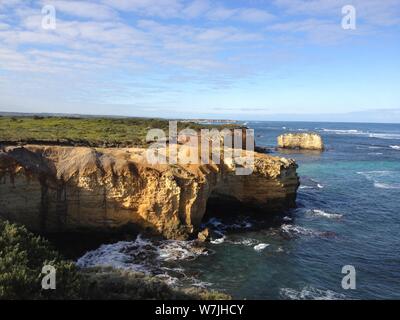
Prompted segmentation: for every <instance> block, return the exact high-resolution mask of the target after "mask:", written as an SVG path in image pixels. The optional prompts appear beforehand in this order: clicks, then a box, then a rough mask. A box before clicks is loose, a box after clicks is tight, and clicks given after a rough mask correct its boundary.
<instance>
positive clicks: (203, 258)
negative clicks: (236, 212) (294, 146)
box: [81, 122, 400, 299]
mask: <svg viewBox="0 0 400 320" xmlns="http://www.w3.org/2000/svg"><path fill="white" fill-rule="evenodd" d="M247 125H248V126H249V127H251V128H254V129H255V134H256V141H257V144H258V145H263V146H274V145H275V141H276V137H277V136H278V135H279V134H281V133H283V132H289V131H293V132H302V131H306V130H312V131H317V132H319V133H320V134H321V135H322V136H323V139H324V141H325V144H326V146H327V151H326V152H324V153H298V152H297V153H296V152H295V153H290V154H284V155H283V156H286V157H291V158H294V159H296V160H297V162H298V164H299V169H298V173H299V175H300V177H301V187H300V189H299V193H298V199H297V205H298V207H297V208H296V209H293V210H290V211H288V212H282V213H281V214H278V215H276V216H274V217H273V218H271V219H267V218H266V219H264V218H262V217H261V218H254V217H253V213H252V212H243V213H242V215H241V216H240V217H238V218H237V219H234V220H232V219H229V218H218V219H212V220H211V221H209V222H208V225H209V226H211V227H212V228H213V229H214V230H215V231H217V232H220V234H221V235H222V234H223V235H224V237H223V238H222V239H220V240H217V241H216V242H214V243H211V244H208V245H207V251H206V252H203V253H201V254H191V253H190V252H191V250H190V248H188V244H182V243H180V242H165V243H162V244H161V247H163V246H164V249H162V251H161V253H160V252H158V254H159V257H160V258H159V259H158V260H157V262H156V264H159V265H158V268H157V270H152V271H153V273H154V272H155V273H156V274H159V275H160V276H163V275H165V274H168V275H169V276H170V280H171V282H172V283H175V284H177V285H179V283H180V282H182V281H188V282H190V281H192V284H195V285H199V286H204V287H208V288H213V289H218V290H223V291H225V292H227V293H229V294H231V295H232V296H233V297H234V298H246V299H363V298H368V299H383V298H388V299H395V298H397V299H399V298H400V204H399V199H400V150H399V149H400V125H389V124H387V125H384V124H350V123H346V124H344V123H301V122H287V123H286V122H282V123H280V122H249V123H248V124H247ZM274 154H275V155H281V154H279V153H278V152H275V153H274ZM225 214H226V213H225ZM153 244H154V243H153ZM121 245H122V247H124V246H129V245H132V244H131V243H119V246H120V247H118V248H115V247H113V246H112V245H111V247H107V248H103V251H104V252H106V253H108V254H109V255H110V256H112V257H113V259H114V260H113V263H114V262H115V261H116V260H117V261H118V259H119V258H121V261H124V263H125V265H123V266H122V267H128V268H129V263H130V262H129V261H128V262H126V261H127V257H126V256H124V257H119V256H116V255H115V253H116V252H121V250H122V249H121ZM137 245H138V243H136V247H137ZM154 246H155V247H156V246H158V248H159V246H160V244H157V245H156V244H154ZM256 249H258V250H256ZM124 250H125V249H124ZM154 250H156V249H154ZM157 250H158V249H157ZM185 250H187V251H185ZM122 251H123V250H122ZM125 251H126V250H125ZM104 252H103V253H101V254H100V253H99V252H97V253H96V252H94V253H92V256H93V255H96V254H97V255H98V256H104V255H105V253H104ZM177 252H179V254H177ZM179 255H180V256H179ZM178 256H179V257H178ZM83 260H84V262H86V264H90V263H88V261H89V260H90V259H86V260H85V259H83ZM128 260H129V259H128ZM101 261H103V262H104V260H101V259H100V262H101ZM92 262H93V261H92ZM100 262H99V263H100ZM131 263H133V262H131ZM151 263H152V266H154V261H153V262H151ZM81 264H82V261H81ZM84 264H85V263H83V265H84ZM111 264H112V263H111ZM345 265H353V266H354V267H355V270H356V289H355V290H344V289H343V288H342V286H341V281H342V277H343V276H344V274H342V273H341V271H342V267H343V266H345ZM119 266H121V265H119ZM176 279H178V280H176Z"/></svg>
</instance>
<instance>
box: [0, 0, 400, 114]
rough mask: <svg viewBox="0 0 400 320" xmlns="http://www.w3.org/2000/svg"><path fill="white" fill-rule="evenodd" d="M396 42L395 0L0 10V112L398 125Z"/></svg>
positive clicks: (187, 0)
mask: <svg viewBox="0 0 400 320" xmlns="http://www.w3.org/2000/svg"><path fill="white" fill-rule="evenodd" d="M47 4H50V5H53V6H54V8H55V9H56V14H57V16H56V22H57V25H56V29H55V30H45V29H43V28H42V24H41V22H42V19H43V15H42V13H41V10H42V7H43V6H44V5H47ZM349 4H350V5H353V6H354V8H355V9H356V19H357V20H356V29H355V30H345V29H343V28H342V25H341V20H342V17H343V15H342V12H341V9H342V7H343V6H344V5H349ZM399 40H400V1H399V0H386V1H382V0H358V1H350V0H344V1H342V0H271V1H264V0H248V1H241V0H230V1H218V0H217V1H207V0H98V1H40V0H37V1H29V0H28V1H27V0H0V110H1V111H18V112H56V113H81V114H104V115H106V114H112V115H128V116H150V117H194V118H197V117H211V118H235V119H249V120H252V119H262V120H268V119H273V120H285V119H291V120H296V119H299V120H307V119H310V120H325V121H326V120H331V119H337V120H346V121H357V120H362V121H373V120H376V121H383V122H400V103H399V101H400V59H399V57H400V41H399Z"/></svg>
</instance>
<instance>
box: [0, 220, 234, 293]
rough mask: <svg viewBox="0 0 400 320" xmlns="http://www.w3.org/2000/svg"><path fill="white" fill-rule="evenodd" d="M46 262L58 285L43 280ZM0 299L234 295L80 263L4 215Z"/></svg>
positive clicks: (0, 227)
mask: <svg viewBox="0 0 400 320" xmlns="http://www.w3.org/2000/svg"><path fill="white" fill-rule="evenodd" d="M44 265H52V266H53V267H55V268H56V290H43V289H42V286H41V282H42V278H43V276H44V274H41V271H42V268H43V266H44ZM0 299H8V300H10V299H12V300H15V299H17V300H21V299H31V300H32V299H35V300H36V299H85V300H90V299H100V300H106V299H107V300H136V299H138V300H144V299H155V300H164V299H179V300H188V299H201V300H221V299H230V297H229V296H228V295H225V294H223V293H219V292H215V291H208V290H203V289H197V288H188V289H178V288H174V287H171V286H169V285H167V284H166V283H165V282H163V281H161V280H160V279H157V278H155V277H150V276H146V275H144V274H142V273H136V272H130V271H124V270H117V269H113V268H90V269H78V268H77V267H76V266H75V264H74V263H73V262H72V261H67V260H64V259H63V258H62V257H61V256H60V254H59V253H58V252H57V251H55V250H54V249H53V248H52V246H51V245H50V243H49V242H48V241H47V240H44V239H43V238H41V237H38V236H35V235H33V234H32V233H30V232H29V231H27V230H26V228H25V227H22V226H18V225H16V224H12V223H9V222H7V221H2V220H0Z"/></svg>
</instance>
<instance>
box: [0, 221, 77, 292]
mask: <svg viewBox="0 0 400 320" xmlns="http://www.w3.org/2000/svg"><path fill="white" fill-rule="evenodd" d="M44 265H52V266H53V267H55V268H56V270H57V273H56V282H57V290H43V289H42V286H41V282H42V277H43V276H44V274H41V272H42V268H43V266H44ZM79 285H80V283H79V276H78V274H77V269H76V267H75V265H74V264H73V263H72V262H68V261H64V260H63V259H62V258H61V256H60V255H59V254H58V253H57V252H56V251H55V250H53V249H52V248H51V246H50V244H49V243H48V242H47V241H46V240H44V239H42V238H41V237H37V236H35V235H33V234H32V233H30V232H28V231H27V230H26V228H25V227H22V226H17V225H15V224H11V223H9V222H7V221H1V220H0V299H73V298H76V297H77V295H78V293H79V290H80V289H79Z"/></svg>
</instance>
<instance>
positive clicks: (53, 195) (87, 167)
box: [0, 145, 299, 238]
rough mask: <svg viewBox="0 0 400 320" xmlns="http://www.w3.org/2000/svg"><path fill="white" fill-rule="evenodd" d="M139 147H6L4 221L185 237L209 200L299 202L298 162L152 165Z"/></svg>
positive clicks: (275, 206)
mask: <svg viewBox="0 0 400 320" xmlns="http://www.w3.org/2000/svg"><path fill="white" fill-rule="evenodd" d="M144 153H145V150H144V149H139V148H125V149H123V148H121V149H112V148H109V149H104V148H103V149H102V148H86V147H61V146H36V145H28V146H25V147H5V148H4V149H3V151H0V217H3V218H6V219H9V220H11V221H15V222H19V223H22V224H24V225H26V226H28V227H29V228H30V229H31V230H36V231H42V232H60V231H84V230H97V231H98V230H109V229H115V228H118V227H122V226H125V225H128V224H134V225H137V226H139V227H140V228H141V229H143V230H148V231H152V232H155V233H158V234H162V235H164V236H166V237H167V238H185V237H187V236H188V235H190V234H191V233H193V232H194V231H196V230H197V227H198V226H199V224H200V223H201V220H202V218H203V215H204V213H205V211H206V205H207V200H208V199H209V197H210V196H213V197H225V198H228V199H233V200H235V201H239V202H241V203H243V204H246V205H247V204H249V205H251V206H252V207H256V208H259V209H262V210H265V212H270V211H273V210H279V209H283V208H287V207H291V206H293V205H294V204H295V198H296V191H297V188H298V184H299V182H298V177H297V174H296V164H295V163H294V162H293V161H292V160H287V159H285V158H277V157H272V156H269V155H265V154H258V153H255V154H254V156H255V158H254V172H253V173H252V174H251V175H247V176H238V175H235V172H234V170H233V168H232V166H231V165H230V164H229V163H227V161H223V162H222V163H221V164H203V165H194V164H188V165H151V164H149V163H148V162H147V161H146V157H145V156H144Z"/></svg>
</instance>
